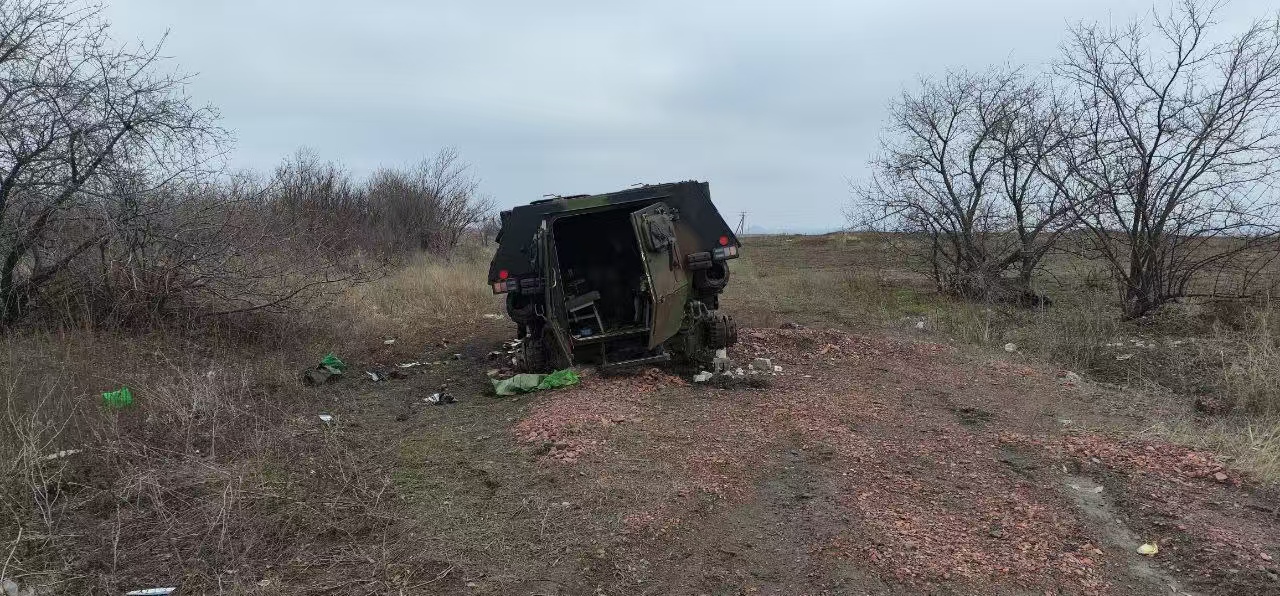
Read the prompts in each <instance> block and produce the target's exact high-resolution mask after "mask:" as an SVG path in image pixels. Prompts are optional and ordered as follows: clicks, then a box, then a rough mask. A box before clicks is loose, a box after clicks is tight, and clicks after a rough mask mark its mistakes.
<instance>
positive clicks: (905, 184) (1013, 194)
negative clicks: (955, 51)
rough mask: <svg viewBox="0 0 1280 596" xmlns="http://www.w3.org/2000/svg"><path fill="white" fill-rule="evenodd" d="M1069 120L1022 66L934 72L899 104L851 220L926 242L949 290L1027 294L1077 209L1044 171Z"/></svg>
mask: <svg viewBox="0 0 1280 596" xmlns="http://www.w3.org/2000/svg"><path fill="white" fill-rule="evenodd" d="M1060 118H1061V113H1060V111H1059V106H1058V105H1057V103H1056V101H1055V100H1054V98H1053V97H1052V95H1051V94H1050V93H1049V92H1048V91H1047V90H1046V89H1045V87H1044V86H1043V85H1042V84H1040V83H1038V82H1036V81H1033V80H1029V79H1027V78H1026V77H1023V76H1022V75H1020V74H1019V73H1017V72H1011V71H1006V70H993V71H990V72H988V73H985V74H971V73H965V72H952V73H949V74H947V75H946V76H945V77H943V78H942V79H940V80H926V81H924V83H923V84H922V87H921V89H920V90H919V91H918V92H907V93H904V94H903V95H902V97H901V98H899V99H898V100H897V101H895V102H894V103H893V104H892V105H891V106H890V122H891V124H890V129H889V132H888V135H887V136H886V137H885V138H884V140H883V141H882V155H881V156H880V157H879V158H877V159H876V160H875V161H874V162H873V163H872V166H873V170H874V176H873V178H872V180H871V182H870V183H869V184H867V185H865V186H862V187H858V188H856V189H855V194H856V196H857V198H858V204H857V205H856V209H855V212H854V213H851V219H857V218H867V220H869V222H870V225H871V226H872V227H873V228H887V229H888V230H889V231H895V232H907V233H909V234H910V235H911V237H914V238H920V237H923V238H924V239H926V242H923V243H919V242H915V243H912V246H913V248H917V249H918V248H923V249H924V250H925V253H924V254H923V255H921V256H922V257H923V262H925V263H927V264H928V266H929V268H930V270H931V273H932V275H933V278H934V281H935V283H936V284H937V285H938V287H939V288H940V289H941V290H943V291H946V292H948V293H952V294H957V295H961V296H966V297H971V298H982V299H1007V298H1009V297H1011V296H1012V297H1015V298H1017V297H1025V296H1027V295H1028V294H1030V293H1031V281H1032V274H1033V273H1034V272H1035V270H1036V268H1037V266H1038V264H1039V263H1040V261H1041V259H1042V258H1043V257H1044V256H1045V254H1046V253H1047V252H1048V251H1049V250H1050V249H1051V248H1052V247H1053V246H1054V243H1055V241H1056V239H1057V238H1058V236H1059V235H1060V234H1062V233H1063V232H1064V231H1065V230H1067V229H1069V227H1070V225H1071V223H1072V217H1071V216H1072V210H1071V206H1070V205H1069V203H1068V202H1067V201H1066V200H1065V197H1064V196H1063V195H1062V193H1060V192H1059V191H1058V190H1057V189H1056V188H1054V187H1053V186H1052V185H1050V184H1049V183H1048V181H1047V180H1045V179H1044V177H1043V176H1042V175H1041V173H1040V171H1039V166H1040V164H1041V163H1042V162H1043V161H1044V160H1046V159H1048V157H1049V155H1050V154H1051V152H1053V151H1054V150H1056V147H1057V145H1058V144H1059V143H1060V142H1061V128H1060V127H1059V126H1058V121H1059V119H1060ZM858 223H863V222H857V221H855V224H858ZM864 225H865V224H864ZM1032 296H1034V295H1033V294H1032Z"/></svg>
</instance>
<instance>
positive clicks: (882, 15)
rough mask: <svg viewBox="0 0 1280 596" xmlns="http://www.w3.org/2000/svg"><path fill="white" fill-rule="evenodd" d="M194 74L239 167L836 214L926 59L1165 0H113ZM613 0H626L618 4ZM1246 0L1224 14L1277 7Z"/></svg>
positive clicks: (975, 56) (129, 35)
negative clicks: (335, 165) (698, 183)
mask: <svg viewBox="0 0 1280 596" xmlns="http://www.w3.org/2000/svg"><path fill="white" fill-rule="evenodd" d="M107 2H108V4H109V9H108V17H109V18H110V20H111V21H112V23H113V26H114V30H115V35H116V36H117V38H119V39H121V40H123V41H134V40H139V39H140V40H145V41H156V40H158V39H160V37H161V36H162V35H164V34H165V32H166V31H168V32H169V39H168V42H167V46H166V47H167V51H166V54H168V55H170V56H173V57H174V58H175V60H176V62H177V63H178V64H179V65H180V66H181V68H182V69H183V70H185V71H187V72H192V73H195V74H196V75H197V76H196V78H195V80H194V82H193V84H192V85H191V88H190V93H191V95H192V96H193V97H195V98H196V99H197V100H198V101H201V102H209V103H211V104H213V105H215V106H216V107H217V108H218V109H219V110H220V111H221V113H222V115H223V118H224V124H225V126H226V127H227V128H228V129H230V130H232V131H233V132H234V134H235V137H236V143H235V146H234V149H233V153H232V156H231V159H232V163H233V164H234V165H235V166H237V167H247V168H254V169H260V170H269V169H270V168H272V167H274V166H275V165H276V164H277V163H279V162H280V160H281V159H282V158H284V157H285V156H287V155H289V154H291V153H293V152H294V151H295V150H296V149H298V148H299V147H310V148H312V149H314V150H316V151H317V152H318V153H319V154H320V155H321V156H322V157H325V158H327V159H332V160H335V161H338V162H340V163H342V164H343V165H344V166H346V167H347V168H348V169H350V170H352V171H353V172H355V173H357V174H365V173H367V172H369V171H371V170H373V169H376V168H377V167H379V166H382V165H404V164H407V163H410V162H413V161H416V160H418V159H421V158H422V157H424V156H427V155H429V154H432V153H434V152H435V151H436V150H437V149H439V148H440V147H442V146H450V145H451V146H454V147H456V148H457V149H458V150H459V151H460V152H461V154H462V156H463V157H464V158H465V159H466V160H467V161H468V162H470V163H471V164H472V165H473V167H474V168H475V172H476V173H477V175H478V176H479V178H480V179H481V181H482V189H483V191H484V192H486V193H488V194H490V195H492V196H493V197H494V198H495V200H496V201H497V202H498V203H499V204H500V205H502V206H504V207H506V206H510V205H515V204H519V203H524V202H528V201H530V200H533V199H537V198H539V197H541V196H542V195H544V194H548V193H556V194H576V193H587V192H605V191H611V190H617V189H620V188H625V187H628V186H630V185H632V184H635V183H639V182H666V181H673V180H687V179H699V180H707V181H709V182H710V183H711V188H712V196H713V198H714V199H715V201H716V203H717V205H719V207H720V210H721V212H722V213H724V214H725V217H726V218H727V219H736V213H737V212H738V211H747V212H748V213H749V215H748V224H749V225H758V226H766V227H769V228H772V229H796V230H813V229H817V228H828V227H829V228H834V227H840V226H841V225H842V224H843V220H842V216H841V207H842V205H843V204H844V203H845V202H846V201H847V200H848V188H847V186H848V185H847V182H846V181H847V180H848V179H854V180H857V179H859V178H861V177H862V176H863V175H864V173H865V171H866V170H865V164H866V162H867V160H868V159H869V158H871V157H872V156H873V155H874V153H875V151H876V146H877V142H878V140H877V137H878V135H879V134H880V129H881V126H882V124H883V122H884V118H885V106H886V103H887V102H888V101H889V100H890V99H891V98H892V97H893V96H895V95H896V94H898V93H899V92H900V91H901V90H902V89H903V88H904V87H910V86H912V85H913V84H914V83H915V81H916V80H918V78H919V77H920V76H924V75H930V74H936V73H940V72H942V71H944V70H946V69H947V68H952V67H967V68H972V69H981V68H985V67H986V66H988V65H991V64H996V63H1004V62H1007V63H1013V64H1025V65H1029V66H1031V67H1033V68H1041V67H1044V66H1045V65H1047V64H1048V63H1050V62H1051V61H1053V60H1054V59H1055V58H1056V55H1057V52H1058V46H1059V43H1060V42H1061V41H1062V39H1063V37H1064V31H1065V29H1066V26H1067V24H1068V23H1070V22H1075V21H1078V20H1081V19H1087V20H1116V21H1124V20H1128V19H1129V18H1131V17H1132V16H1134V15H1137V14H1139V13H1141V12H1143V11H1149V10H1150V9H1151V7H1152V6H1153V4H1152V2H1151V0H1052V1H1050V0H1039V1H1032V0H1017V1H1015V0H968V1H966V2H955V1H954V0H896V1H891V2H874V3H872V2H852V1H844V2H837V1H825V2H824V1H790V2H767V3H765V2H742V1H736V0H722V1H710V0H705V1H691V0H685V1H681V2H674V1H665V0H660V1H650V2H629V3H610V2H601V1H599V0H595V1H590V2H587V1H573V2H561V1H555V0H544V1H541V2H529V1H527V0H487V1H486V0H470V1H461V0H459V1H455V2H443V1H435V2H431V1H418V0H363V1H360V2H350V1H336V0H305V1H294V0H270V1H265V0H221V1H220V0H107ZM610 4H618V5H619V6H617V7H611V6H608V5H610ZM1273 6H1274V5H1273V4H1272V0H1236V1H1235V2H1234V3H1232V4H1231V5H1230V6H1229V7H1228V9H1227V10H1226V11H1225V12H1224V13H1223V14H1222V18H1221V19H1220V20H1222V21H1224V22H1226V23H1227V24H1228V26H1232V25H1234V24H1239V23H1243V22H1244V21H1245V20H1247V19H1248V18H1252V17H1258V16H1262V15H1264V14H1266V13H1267V11H1268V10H1274V8H1273Z"/></svg>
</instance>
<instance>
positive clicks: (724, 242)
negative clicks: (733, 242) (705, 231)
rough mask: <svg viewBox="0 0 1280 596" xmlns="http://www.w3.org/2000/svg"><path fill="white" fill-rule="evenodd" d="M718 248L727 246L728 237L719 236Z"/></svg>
mask: <svg viewBox="0 0 1280 596" xmlns="http://www.w3.org/2000/svg"><path fill="white" fill-rule="evenodd" d="M720 246H729V237H728V236H721V237H720Z"/></svg>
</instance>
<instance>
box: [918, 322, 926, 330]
mask: <svg viewBox="0 0 1280 596" xmlns="http://www.w3.org/2000/svg"><path fill="white" fill-rule="evenodd" d="M916 329H920V330H924V321H917V322H916Z"/></svg>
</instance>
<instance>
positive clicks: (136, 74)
mask: <svg viewBox="0 0 1280 596" xmlns="http://www.w3.org/2000/svg"><path fill="white" fill-rule="evenodd" d="M163 68H164V66H163V61H162V60H161V57H160V55H159V46H155V47H145V46H139V47H136V48H128V47H122V46H119V45H117V44H115V43H114V42H113V41H112V40H111V39H110V37H109V35H108V30H107V25H106V23H105V22H104V21H102V20H101V18H100V17H99V9H98V7H97V6H96V5H92V4H84V3H81V2H76V1H74V0H66V1H41V0H12V1H8V2H5V3H4V4H3V5H0V86H3V88H4V90H5V95H4V97H3V100H2V101H0V138H2V139H3V142H2V143H0V321H13V320H15V319H16V318H18V317H19V316H21V315H22V314H24V313H25V312H26V311H27V310H28V309H29V307H30V306H31V303H32V300H33V299H34V298H35V297H36V296H37V294H38V292H39V291H40V289H41V288H42V287H43V286H44V285H45V284H46V283H48V282H49V281H50V280H52V279H53V278H55V277H56V276H58V275H59V274H61V273H62V272H63V271H65V270H66V268H67V267H68V266H69V265H70V264H71V263H73V262H75V261H77V260H79V259H81V258H83V257H84V256H85V255H86V254H87V253H89V252H90V251H91V249H92V248H93V247H95V246H97V245H99V244H100V243H102V242H104V241H107V240H109V239H110V238H111V236H112V233H113V230H112V224H113V223H118V222H121V221H124V222H128V221H131V220H135V219H146V218H148V217H149V216H151V215H152V214H151V213H149V212H147V211H146V210H145V209H142V208H141V206H139V205H136V204H132V203H130V201H129V196H131V195H118V194H116V193H114V192H112V191H113V190H114V187H115V186H117V185H120V184H126V185H135V186H136V185H138V184H148V183H163V182H167V181H169V180H172V179H174V178H175V177H178V176H181V175H183V174H186V173H189V172H192V171H194V170H195V169H197V168H198V167H199V166H200V165H201V163H202V160H203V159H205V158H206V157H207V156H208V155H209V152H208V150H209V149H210V148H211V147H216V145H217V143H218V141H219V140H220V139H221V137H222V133H221V131H219V130H218V129H217V128H216V127H215V126H214V119H215V114H214V112H213V110H211V109H209V108H201V107H196V106H194V105H193V104H192V102H191V101H190V100H189V99H188V98H187V97H186V96H185V95H184V94H183V87H184V85H185V83H186V78H185V77H184V76H182V75H178V74H173V73H169V72H166V71H164V70H163Z"/></svg>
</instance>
